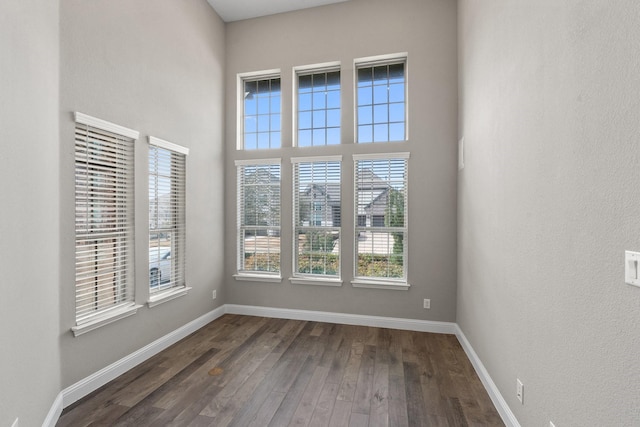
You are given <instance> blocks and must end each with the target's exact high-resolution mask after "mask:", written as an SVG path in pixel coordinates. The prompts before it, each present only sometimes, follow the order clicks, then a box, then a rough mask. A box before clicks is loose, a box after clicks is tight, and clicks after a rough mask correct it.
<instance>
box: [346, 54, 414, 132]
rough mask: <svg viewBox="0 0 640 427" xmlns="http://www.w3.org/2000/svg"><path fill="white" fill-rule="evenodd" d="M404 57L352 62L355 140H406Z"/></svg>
mask: <svg viewBox="0 0 640 427" xmlns="http://www.w3.org/2000/svg"><path fill="white" fill-rule="evenodd" d="M405 69H406V59H401V60H398V59H397V58H396V59H395V60H391V61H389V60H387V61H386V62H382V61H377V62H374V63H373V64H372V63H371V62H366V63H360V64H358V63H356V71H357V108H358V110H357V117H358V124H357V140H358V142H359V143H367V142H387V141H404V140H406V125H405V122H406V120H405V114H406V103H405V98H406V85H405V72H406V70H405Z"/></svg>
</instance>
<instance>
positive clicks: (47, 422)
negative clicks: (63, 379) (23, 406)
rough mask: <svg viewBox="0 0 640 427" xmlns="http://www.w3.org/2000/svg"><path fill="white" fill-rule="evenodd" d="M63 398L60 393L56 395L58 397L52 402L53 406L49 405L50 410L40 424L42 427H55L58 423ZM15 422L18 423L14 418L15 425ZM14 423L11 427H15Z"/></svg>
mask: <svg viewBox="0 0 640 427" xmlns="http://www.w3.org/2000/svg"><path fill="white" fill-rule="evenodd" d="M63 397H64V396H63V394H62V392H60V393H58V395H57V396H56V400H54V401H53V405H51V408H50V409H49V413H47V417H46V418H45V419H44V421H43V422H42V427H55V426H56V424H57V423H58V419H59V418H60V415H61V414H62V409H64V408H63V406H62V401H63ZM17 422H18V419H17V418H16V423H17ZM16 423H14V425H13V426H12V427H17V424H16Z"/></svg>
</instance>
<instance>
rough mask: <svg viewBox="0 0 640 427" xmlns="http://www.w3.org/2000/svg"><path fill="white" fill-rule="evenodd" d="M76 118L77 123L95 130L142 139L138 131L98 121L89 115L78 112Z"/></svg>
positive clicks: (75, 114)
mask: <svg viewBox="0 0 640 427" xmlns="http://www.w3.org/2000/svg"><path fill="white" fill-rule="evenodd" d="M74 118H75V121H76V123H80V124H83V125H87V126H92V127H94V128H98V129H102V130H106V131H108V132H113V133H116V134H118V135H122V136H126V137H127V138H131V139H138V138H139V137H140V132H138V131H137V130H133V129H129V128H126V127H124V126H120V125H117V124H115V123H111V122H108V121H106V120H102V119H98V118H96V117H91V116H89V115H87V114H83V113H80V112H77V111H76V112H75V113H74Z"/></svg>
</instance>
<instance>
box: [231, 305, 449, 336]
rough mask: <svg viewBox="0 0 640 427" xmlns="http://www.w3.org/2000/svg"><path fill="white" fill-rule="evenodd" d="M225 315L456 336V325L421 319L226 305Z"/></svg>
mask: <svg viewBox="0 0 640 427" xmlns="http://www.w3.org/2000/svg"><path fill="white" fill-rule="evenodd" d="M225 313H230V314H244V315H247V316H262V317H274V318H278V319H294V320H307V321H314V322H326V323H337V324H342V325H359V326H371V327H376V328H388V329H402V330H407V331H417V332H432V333H437V334H455V326H456V324H455V323H452V322H436V321H431V320H419V319H400V318H396V317H380V316H365V315H361V314H347V313H332V312H326V311H310V310H292V309H288V308H271V307H259V306H251V305H236V304H227V305H225Z"/></svg>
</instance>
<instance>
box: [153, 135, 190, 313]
mask: <svg viewBox="0 0 640 427" xmlns="http://www.w3.org/2000/svg"><path fill="white" fill-rule="evenodd" d="M188 153H189V149H187V148H184V147H181V146H179V145H176V144H173V143H170V142H167V141H163V140H161V139H158V138H154V137H152V136H150V137H149V286H150V289H149V293H150V295H151V298H150V302H149V304H150V306H153V305H154V304H155V303H158V302H160V301H163V302H164V301H165V299H164V298H163V297H175V296H177V295H175V292H176V291H178V292H179V291H184V292H183V293H182V294H184V293H186V290H185V287H186V286H185V276H184V270H185V268H184V267H185V232H186V230H185V180H186V176H185V175H186V156H187V154H188Z"/></svg>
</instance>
